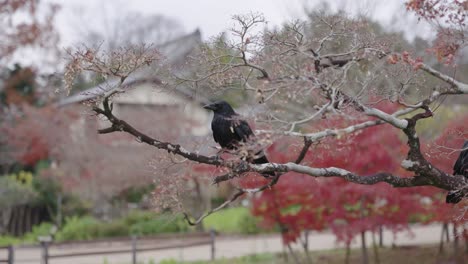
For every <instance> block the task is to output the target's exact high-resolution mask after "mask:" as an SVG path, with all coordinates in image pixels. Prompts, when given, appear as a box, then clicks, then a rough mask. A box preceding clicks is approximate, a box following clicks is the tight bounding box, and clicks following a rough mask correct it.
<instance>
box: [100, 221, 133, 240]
mask: <svg viewBox="0 0 468 264" xmlns="http://www.w3.org/2000/svg"><path fill="white" fill-rule="evenodd" d="M129 234H130V228H129V226H128V225H127V224H125V223H124V222H123V221H113V222H109V223H99V232H98V236H99V237H122V236H128V235H129Z"/></svg>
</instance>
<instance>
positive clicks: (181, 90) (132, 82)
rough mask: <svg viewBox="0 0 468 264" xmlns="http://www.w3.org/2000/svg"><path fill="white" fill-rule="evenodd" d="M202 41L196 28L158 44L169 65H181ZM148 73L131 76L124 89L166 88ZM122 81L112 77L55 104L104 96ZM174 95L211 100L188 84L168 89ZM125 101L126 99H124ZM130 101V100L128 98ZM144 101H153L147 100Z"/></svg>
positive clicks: (202, 100) (133, 101)
mask: <svg viewBox="0 0 468 264" xmlns="http://www.w3.org/2000/svg"><path fill="white" fill-rule="evenodd" d="M200 43H201V33H200V30H198V29H197V30H195V31H194V32H192V33H190V34H188V35H184V36H181V37H179V38H177V39H174V40H171V41H168V42H166V43H164V44H161V45H158V49H159V51H160V52H161V54H162V55H164V56H165V58H166V62H167V63H168V64H169V65H180V64H182V63H184V62H185V60H186V58H187V56H188V55H189V54H190V53H191V52H192V51H193V50H194V49H195V48H196V47H198V45H199V44H200ZM147 75H148V74H145V73H144V72H143V71H141V72H137V73H135V74H133V75H132V76H129V77H128V78H127V79H126V80H125V81H124V83H123V86H122V87H123V90H133V89H138V88H140V87H142V86H143V87H148V85H150V86H153V87H155V88H156V87H158V88H159V89H160V90H159V91H161V89H167V88H165V87H164V86H163V85H161V84H162V82H161V80H160V79H159V78H156V77H147ZM119 82H120V80H119V79H117V78H110V79H109V80H107V81H106V82H105V83H102V84H99V85H97V86H94V87H91V88H89V89H87V90H84V91H81V92H79V93H76V94H73V95H71V96H68V97H65V98H63V99H61V100H60V101H58V102H57V103H56V104H55V105H56V106H58V107H63V106H66V105H70V104H74V103H80V102H84V101H88V100H91V99H94V98H97V97H99V96H102V95H103V94H105V93H106V92H108V91H110V90H111V89H113V88H114V87H116V85H118V84H119ZM168 92H170V93H174V95H178V96H179V97H184V98H186V99H189V100H193V101H197V102H200V103H201V104H205V103H208V102H209V100H208V99H207V98H206V97H204V96H203V95H201V94H200V93H199V92H197V91H194V90H192V89H190V88H189V87H187V86H182V85H179V86H177V87H175V88H173V89H170V90H168ZM124 101H125V100H124ZM126 102H127V103H128V102H129V101H128V100H126ZM131 102H132V103H137V101H135V100H131ZM142 103H151V102H149V101H147V100H146V101H145V102H142Z"/></svg>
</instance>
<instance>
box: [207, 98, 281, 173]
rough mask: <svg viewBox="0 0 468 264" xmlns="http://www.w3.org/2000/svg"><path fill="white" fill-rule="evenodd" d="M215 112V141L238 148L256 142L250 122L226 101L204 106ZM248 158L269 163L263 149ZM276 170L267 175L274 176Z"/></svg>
mask: <svg viewBox="0 0 468 264" xmlns="http://www.w3.org/2000/svg"><path fill="white" fill-rule="evenodd" d="M204 108H205V109H209V110H212V111H213V113H214V116H213V120H212V121H211V129H212V130H213V138H214V141H216V142H217V143H219V145H220V146H221V147H222V148H224V149H229V150H238V149H239V147H240V146H241V145H242V144H248V143H253V142H255V135H254V133H253V132H252V129H251V128H250V126H249V124H248V123H247V122H246V121H245V120H243V119H242V118H241V117H240V116H239V115H238V114H237V113H236V112H235V111H234V109H232V107H231V106H230V105H229V104H228V103H227V102H226V101H217V102H214V103H212V104H208V105H205V106H204ZM248 160H249V161H250V162H252V163H254V164H263V163H269V161H268V159H267V157H266V156H265V153H264V152H263V150H260V151H258V152H257V153H255V155H254V156H253V157H250V158H248ZM274 175H275V173H274V172H266V173H265V175H263V176H265V177H269V176H274Z"/></svg>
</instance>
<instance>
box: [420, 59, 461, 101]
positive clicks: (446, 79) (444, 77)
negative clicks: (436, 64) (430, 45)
mask: <svg viewBox="0 0 468 264" xmlns="http://www.w3.org/2000/svg"><path fill="white" fill-rule="evenodd" d="M421 69H422V70H424V71H425V72H427V73H429V74H430V75H432V76H434V77H436V78H438V79H440V80H442V81H444V82H446V83H448V84H450V85H452V86H453V87H454V88H455V89H456V90H457V92H458V93H464V94H468V84H466V83H462V82H459V81H457V80H455V79H454V78H452V77H450V76H448V75H446V74H443V73H441V72H440V71H438V70H436V69H434V68H432V67H430V66H428V65H427V64H424V63H423V64H422V65H421Z"/></svg>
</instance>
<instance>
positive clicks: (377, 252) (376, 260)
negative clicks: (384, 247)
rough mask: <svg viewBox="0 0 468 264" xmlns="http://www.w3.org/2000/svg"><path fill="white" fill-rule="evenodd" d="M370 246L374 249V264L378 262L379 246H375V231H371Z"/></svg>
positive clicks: (378, 263)
mask: <svg viewBox="0 0 468 264" xmlns="http://www.w3.org/2000/svg"><path fill="white" fill-rule="evenodd" d="M372 248H373V249H374V261H375V264H380V256H379V248H378V246H377V239H375V232H372Z"/></svg>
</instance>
